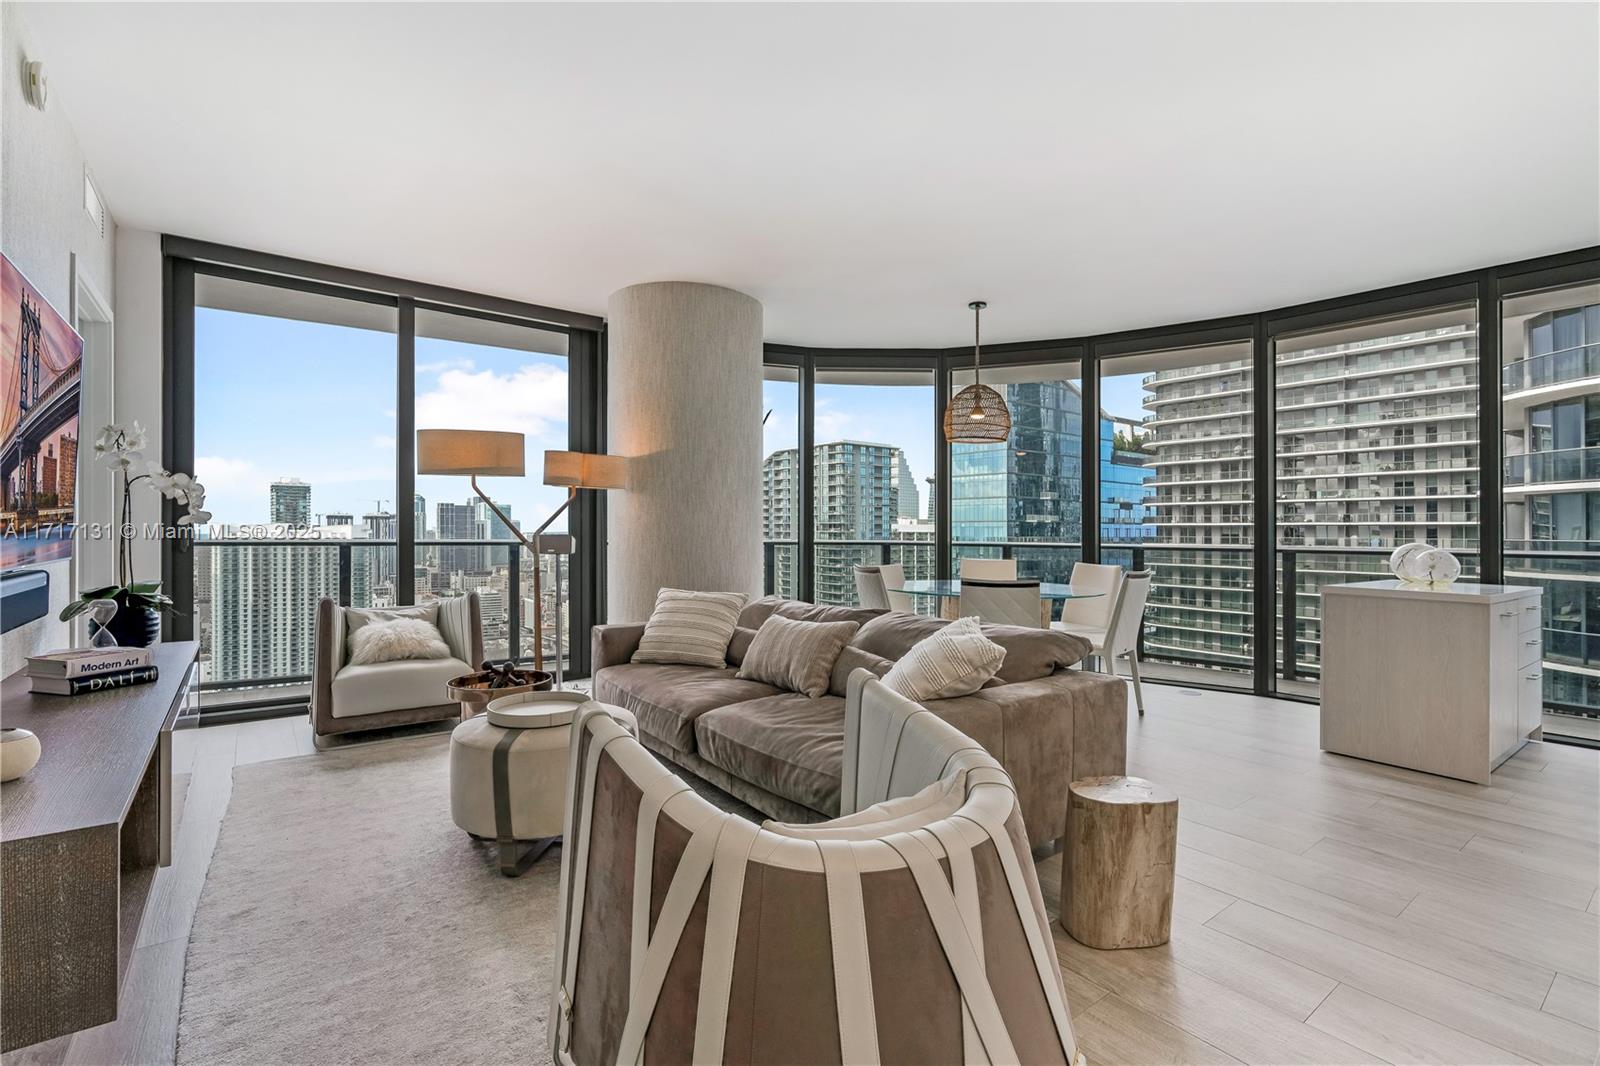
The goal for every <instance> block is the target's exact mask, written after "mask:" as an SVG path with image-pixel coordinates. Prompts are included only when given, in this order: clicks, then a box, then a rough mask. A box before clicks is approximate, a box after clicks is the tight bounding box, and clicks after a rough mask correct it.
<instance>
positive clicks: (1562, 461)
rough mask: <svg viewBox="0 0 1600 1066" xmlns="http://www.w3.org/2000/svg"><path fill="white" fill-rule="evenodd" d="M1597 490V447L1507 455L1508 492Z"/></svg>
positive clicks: (1599, 466) (1599, 464) (1599, 474)
mask: <svg viewBox="0 0 1600 1066" xmlns="http://www.w3.org/2000/svg"><path fill="white" fill-rule="evenodd" d="M1558 485H1559V486H1560V487H1561V488H1562V489H1563V490H1580V489H1582V490H1593V489H1600V448H1559V449H1556V450H1553V451H1547V452H1527V453H1526V454H1523V455H1511V456H1507V457H1506V479H1505V487H1506V491H1507V492H1508V493H1526V492H1535V491H1540V490H1548V489H1549V488H1551V487H1553V486H1558Z"/></svg>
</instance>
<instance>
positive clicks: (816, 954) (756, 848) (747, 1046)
mask: <svg viewBox="0 0 1600 1066" xmlns="http://www.w3.org/2000/svg"><path fill="white" fill-rule="evenodd" d="M847 691H848V696H847V700H846V705H845V766H844V778H843V782H842V790H843V810H844V812H845V813H844V815H843V816H842V817H840V818H838V819H835V820H834V821H831V822H824V823H820V824H811V825H785V824H778V823H774V822H767V823H765V824H763V825H760V826H757V825H756V824H754V823H753V822H749V821H746V820H744V819H742V818H740V817H739V816H737V815H734V814H730V813H726V812H723V811H720V810H718V809H717V808H715V807H713V806H712V805H711V804H709V803H707V802H706V801H705V800H704V799H702V798H701V797H700V796H699V795H697V794H696V793H695V792H694V791H693V790H692V789H691V788H690V787H689V786H688V785H687V784H686V783H684V782H683V781H682V780H681V779H679V778H678V777H677V775H676V774H674V773H673V772H672V771H671V770H670V769H668V768H667V767H666V766H665V765H663V764H662V763H661V762H659V761H657V760H656V759H655V758H653V757H652V756H651V755H650V753H649V752H648V751H646V750H645V748H644V747H642V746H641V745H640V744H639V742H638V741H637V740H636V739H635V736H634V733H633V729H634V722H633V718H632V716H631V715H629V714H628V713H627V712H626V711H622V710H620V709H617V708H613V707H607V706H605V705H603V704H599V703H591V704H588V705H586V707H585V708H583V709H582V710H580V711H579V713H578V717H577V718H576V719H575V721H574V723H573V728H572V747H571V752H570V765H569V769H568V772H569V781H570V784H569V786H568V792H567V796H568V801H567V802H568V810H567V822H566V825H565V840H566V843H567V845H568V846H567V847H564V848H563V849H562V856H561V888H560V897H559V898H560V904H559V906H560V913H561V931H560V934H559V937H560V938H559V940H558V944H557V966H556V983H555V989H554V994H553V1004H552V1010H551V1015H550V1017H551V1024H550V1027H549V1029H550V1038H551V1043H552V1052H553V1057H554V1059H555V1061H556V1062H557V1063H561V1064H563V1066H573V1064H583V1066H590V1064H594V1066H598V1064H601V1063H607V1064H609V1063H625V1064H628V1066H638V1064H641V1063H644V1062H645V1061H649V1062H654V1063H665V1062H690V1061H692V1062H695V1063H724V1062H806V1063H816V1064H818V1066H830V1064H835V1063H852V1064H853V1063H878V1062H886V1061H890V1062H947V1063H955V1062H961V1063H1059V1064H1068V1063H1079V1064H1081V1062H1082V1058H1081V1056H1080V1055H1079V1054H1078V1048H1077V1041H1076V1038H1075V1036H1074V1034H1073V1030H1072V1023H1071V1019H1070V1017H1069V1014H1068V1010H1067V1001H1066V996H1065V995H1064V993H1063V990H1062V982H1061V971H1060V968H1059V966H1058V964H1057V961H1056V954H1055V945H1054V941H1053V939H1052V937H1051V932H1050V923H1049V919H1048V917H1047V916H1046V913H1045V910H1044V901H1043V898H1042V897H1041V895H1040V893H1039V885H1038V880H1037V877H1036V876H1035V872H1034V867H1033V862H1032V857H1031V855H1030V853H1029V850H1028V844H1027V837H1026V833H1025V831H1024V829H1023V824H1022V817H1021V813H1020V810H1019V808H1018V805H1017V798H1016V793H1015V791H1014V790H1013V787H1012V784H1011V779H1010V778H1009V777H1008V776H1007V775H1006V773H1005V771H1004V770H1003V769H1001V768H1000V766H999V764H998V763H996V762H995V760H994V759H993V758H992V757H991V756H989V755H988V753H986V752H985V751H984V750H983V749H982V748H981V747H979V746H978V745H977V744H976V743H975V742H974V741H972V740H970V739H969V738H967V737H966V736H965V735H964V734H962V733H961V732H959V731H958V730H956V729H955V728H954V727H953V726H951V725H949V724H948V723H946V722H945V721H944V720H943V719H941V718H939V717H938V716H937V715H935V714H933V713H932V712H930V711H928V710H927V709H926V708H924V707H922V706H921V705H919V704H916V703H913V702H911V701H910V700H907V699H905V698H904V697H901V696H899V695H897V694H895V693H894V692H891V691H890V690H889V689H888V688H887V687H885V686H884V685H883V684H882V683H881V682H880V681H878V680H877V679H876V678H874V677H873V676H872V675H871V673H870V672H869V671H867V670H858V671H856V672H855V673H854V674H853V675H851V677H850V680H849V685H848V687H847ZM945 864H947V866H946V865H945ZM947 870H948V872H946V871H947Z"/></svg>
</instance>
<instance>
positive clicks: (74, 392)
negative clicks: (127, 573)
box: [0, 255, 83, 570]
mask: <svg viewBox="0 0 1600 1066" xmlns="http://www.w3.org/2000/svg"><path fill="white" fill-rule="evenodd" d="M82 373H83V338H82V337H80V336H78V334H77V332H76V331H75V330H74V329H73V328H72V326H71V325H69V324H68V322H67V320H66V319H65V318H63V317H61V315H60V314H58V313H57V312H56V310H55V308H53V307H52V306H50V302H49V301H48V300H46V299H45V298H44V297H43V296H42V295H40V293H39V290H38V289H36V288H34V287H33V285H32V284H31V283H30V282H29V281H28V279H27V278H25V277H24V276H23V275H22V271H20V270H18V269H17V268H16V266H15V265H13V264H12V262H11V259H10V258H9V257H8V256H4V255H0V570H4V569H10V568H12V567H18V566H30V565H34V564H37V563H45V562H50V561H52V560H57V559H65V558H67V557H69V556H70V555H71V554H72V535H73V527H74V524H75V515H76V502H77V483H78V481H77V478H78V441H79V434H78V397H79V393H80V391H81V379H82Z"/></svg>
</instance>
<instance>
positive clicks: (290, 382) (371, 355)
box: [152, 276, 397, 706]
mask: <svg viewBox="0 0 1600 1066" xmlns="http://www.w3.org/2000/svg"><path fill="white" fill-rule="evenodd" d="M194 398H195V402H194V456H195V459H194V474H195V477H196V478H197V479H198V480H199V481H200V482H201V483H202V484H203V485H205V486H206V507H207V509H208V510H210V511H211V512H212V515H213V518H212V521H211V524H210V525H209V527H208V528H207V529H205V530H203V531H202V532H201V533H199V534H198V535H197V537H196V539H195V542H194V548H193V552H192V555H191V557H190V558H192V564H193V568H194V599H193V612H192V618H193V626H194V633H195V636H196V638H197V639H198V640H199V641H200V681H201V683H202V685H204V686H207V687H209V688H211V689H212V691H213V697H212V699H211V701H210V702H211V705H212V706H217V705H220V704H226V703H227V702H229V701H230V700H247V699H260V698H262V697H263V696H264V695H275V696H284V695H292V694H299V695H301V696H303V694H304V692H305V691H307V690H308V682H309V678H310V676H311V669H312V635H313V622H314V619H315V614H316V605H317V601H318V600H320V599H321V598H322V597H324V596H338V595H339V594H340V591H341V589H342V588H347V589H350V590H351V591H352V593H353V594H354V595H356V596H359V597H360V598H361V601H360V602H363V603H371V602H376V601H375V600H374V599H373V598H374V597H375V596H376V597H381V596H382V595H383V593H382V591H381V590H380V589H379V588H378V586H379V585H380V584H381V582H382V581H383V580H384V577H385V575H384V566H385V565H386V561H387V565H388V567H389V568H390V569H391V570H392V568H393V552H394V549H393V548H392V547H387V548H386V547H382V546H379V545H374V544H372V543H371V541H372V540H374V539H377V540H382V539H383V538H385V537H386V538H387V539H388V541H389V543H390V544H391V545H392V544H393V539H394V532H393V529H392V528H390V529H388V530H387V531H385V530H384V529H382V528H375V527H374V526H373V525H372V524H371V521H370V520H371V518H372V517H373V513H374V512H382V511H383V509H384V507H385V506H386V505H387V504H388V503H389V502H391V501H392V500H393V499H394V494H395V488H394V486H395V448H396V446H397V445H396V441H395V307H394V305H393V303H392V302H389V303H382V302H364V301H360V300H349V299H338V298H333V297H329V296H324V295H318V294H313V293H306V292H298V291H294V290H291V289H285V288H280V287H277V286H271V285H258V284H253V283H251V282H248V281H241V280H236V279H233V278H222V277H212V276H201V277H199V278H197V279H196V284H195V309H194ZM152 454H154V450H153V449H152Z"/></svg>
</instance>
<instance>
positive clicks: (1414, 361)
mask: <svg viewBox="0 0 1600 1066" xmlns="http://www.w3.org/2000/svg"><path fill="white" fill-rule="evenodd" d="M1477 362H1478V358H1477V356H1476V355H1475V354H1467V353H1455V352H1449V353H1442V354H1436V355H1415V356H1400V357H1396V358H1394V359H1392V360H1386V361H1384V362H1383V363H1381V364H1378V363H1372V364H1371V365H1368V366H1359V365H1357V366H1351V365H1348V364H1344V363H1341V364H1339V365H1337V366H1333V367H1329V368H1326V369H1322V368H1318V367H1316V366H1313V365H1307V366H1303V367H1293V366H1280V367H1279V368H1278V373H1277V375H1276V381H1277V384H1278V387H1279V388H1282V387H1284V386H1285V385H1307V384H1309V385H1315V384H1320V383H1322V382H1325V381H1327V382H1338V381H1352V380H1356V379H1359V378H1369V377H1392V376H1394V375H1395V374H1398V373H1404V372H1406V371H1410V370H1418V369H1435V368H1444V367H1457V366H1476V365H1477Z"/></svg>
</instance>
